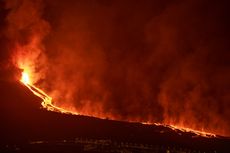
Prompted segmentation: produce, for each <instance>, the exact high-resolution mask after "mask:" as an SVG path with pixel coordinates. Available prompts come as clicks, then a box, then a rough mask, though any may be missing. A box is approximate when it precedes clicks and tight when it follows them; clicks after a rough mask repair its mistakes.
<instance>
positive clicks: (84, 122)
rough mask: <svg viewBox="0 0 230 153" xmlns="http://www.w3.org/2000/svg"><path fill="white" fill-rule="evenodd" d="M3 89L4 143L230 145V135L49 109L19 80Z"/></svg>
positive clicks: (0, 115) (209, 147)
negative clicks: (85, 140) (103, 141)
mask: <svg viewBox="0 0 230 153" xmlns="http://www.w3.org/2000/svg"><path fill="white" fill-rule="evenodd" d="M0 92H1V100H0V122H1V128H0V139H1V140H0V144H1V145H6V144H26V143H29V142H33V141H41V140H42V141H59V140H60V141H61V140H75V139H76V138H88V139H106V140H112V141H116V142H129V143H139V144H151V145H159V146H175V147H182V148H190V149H197V150H204V151H214V150H217V151H219V152H224V151H226V150H227V149H228V148H229V146H230V139H228V138H224V137H217V138H205V137H201V136H197V135H195V134H194V133H189V132H175V131H174V130H172V129H170V128H167V127H163V126H156V125H143V124H140V123H127V122H120V121H111V120H102V119H98V118H93V117H87V116H80V115H79V116H77V115H69V114H61V113H57V112H51V111H47V110H45V109H43V108H42V106H41V99H40V98H39V97H36V96H35V95H33V94H32V93H31V92H30V90H28V89H27V88H26V87H25V86H24V85H22V84H20V83H19V82H9V81H0ZM92 107H93V106H92Z"/></svg>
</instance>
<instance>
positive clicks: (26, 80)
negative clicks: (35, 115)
mask: <svg viewBox="0 0 230 153" xmlns="http://www.w3.org/2000/svg"><path fill="white" fill-rule="evenodd" d="M20 81H21V82H22V83H23V84H24V85H25V86H26V87H27V88H28V89H29V90H30V91H31V92H32V93H33V94H34V95H36V96H38V97H40V98H41V99H42V100H43V101H42V103H41V105H42V106H43V108H46V109H47V110H49V111H55V112H60V113H66V114H74V115H78V113H76V112H71V111H67V110H65V109H63V108H60V107H57V106H55V105H54V104H52V98H51V97H50V96H48V95H47V94H46V93H45V92H44V91H42V90H41V89H39V88H37V87H36V86H34V85H33V84H32V83H31V80H30V77H29V74H28V73H27V72H25V71H23V72H22V76H21V80H20Z"/></svg>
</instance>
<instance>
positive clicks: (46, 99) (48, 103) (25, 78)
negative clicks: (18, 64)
mask: <svg viewBox="0 0 230 153" xmlns="http://www.w3.org/2000/svg"><path fill="white" fill-rule="evenodd" d="M20 81H21V82H22V83H23V84H24V85H25V86H26V87H27V88H28V89H29V90H30V91H32V93H33V94H34V95H36V96H38V97H40V98H41V99H42V100H43V101H42V103H41V105H42V106H43V108H45V109H47V110H48V111H54V112H60V113H66V114H72V115H79V114H78V113H76V112H71V111H67V110H65V109H63V108H60V107H57V106H55V105H54V104H53V103H52V98H51V97H50V96H48V95H47V94H46V93H45V92H44V91H42V90H41V89H39V88H38V87H36V86H34V85H33V84H32V83H31V80H30V77H29V73H27V72H25V71H24V72H22V76H21V80H20ZM129 122H132V121H129ZM142 124H148V125H158V126H165V127H169V128H171V129H172V130H174V131H178V132H179V131H181V132H191V133H194V134H196V135H200V136H203V137H216V135H215V134H212V133H207V132H203V131H197V130H193V129H189V128H184V127H179V126H174V125H165V124H161V123H148V122H143V123H142Z"/></svg>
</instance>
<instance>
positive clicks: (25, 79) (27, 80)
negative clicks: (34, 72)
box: [21, 72, 30, 84]
mask: <svg viewBox="0 0 230 153" xmlns="http://www.w3.org/2000/svg"><path fill="white" fill-rule="evenodd" d="M21 82H23V83H24V84H30V77H29V74H28V73H27V72H22V78H21Z"/></svg>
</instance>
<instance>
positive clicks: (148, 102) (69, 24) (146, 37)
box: [8, 0, 230, 136]
mask: <svg viewBox="0 0 230 153" xmlns="http://www.w3.org/2000/svg"><path fill="white" fill-rule="evenodd" d="M31 3H32V2H31ZM33 4H34V5H33V6H32V7H31V6H29V5H30V3H29V4H28V5H26V4H25V8H23V9H22V12H17V15H12V16H20V17H23V18H19V19H18V18H14V17H12V16H11V15H10V14H9V16H8V18H10V21H11V22H13V24H11V25H15V27H12V28H10V29H14V30H16V31H21V29H25V30H26V32H24V31H23V35H21V34H15V31H14V30H10V31H8V33H9V36H11V35H12V37H14V38H15V36H16V40H17V41H20V43H22V44H23V43H24V41H25V40H31V38H34V37H38V43H37V44H36V45H35V46H37V47H36V48H40V49H39V51H35V52H36V56H34V61H36V62H35V63H37V64H35V65H36V66H39V69H35V71H36V73H38V74H41V73H42V76H44V74H45V77H42V78H40V79H37V81H36V82H37V84H38V85H39V86H40V87H41V88H42V89H45V91H46V92H48V93H49V94H50V95H51V96H52V97H53V100H54V104H55V105H57V106H61V107H63V108H66V109H69V110H75V111H77V112H79V113H80V114H85V115H90V116H96V117H101V118H110V119H115V120H126V121H138V122H160V123H165V124H173V125H179V126H184V127H189V128H193V129H197V130H205V131H209V132H214V133H217V134H221V135H228V136H230V133H229V131H230V120H229V118H230V109H229V108H230V106H229V104H230V103H229V102H230V95H229V93H230V80H229V78H230V71H229V68H230V60H229V59H230V54H229V49H230V47H229V42H228V40H229V34H230V33H229V21H228V16H227V14H228V13H227V10H228V8H227V5H226V4H225V3H224V2H222V3H217V2H210V1H198V0H197V1H196V0H195V1H194V0H191V1H190V0H188V1H178V0H175V1H173V2H172V1H170V2H169V1H162V2H159V1H144V2H136V1H125V2H124V1H117V0H112V1H106V0H102V1H96V0H92V1H85V0H80V1H74V0H67V1H55V0H49V1H46V2H43V3H42V4H43V5H42V6H44V7H41V6H40V4H41V3H40V2H39V4H37V3H34V2H33ZM23 6H24V5H22V6H21V7H23ZM34 6H36V11H35V12H34V13H32V14H31V15H30V14H28V12H33V10H30V9H29V10H28V9H27V8H32V9H33V8H34ZM37 6H38V7H37ZM18 13H19V14H18ZM41 13H42V14H41ZM11 17H12V18H11ZM24 17H25V18H24ZM48 23H49V24H48ZM19 28H20V29H19ZM44 29H45V30H44ZM27 30H28V31H27ZM27 32H29V34H27ZM48 32H49V34H48ZM11 33H13V34H11ZM47 34H48V35H47ZM21 36H23V37H21ZM28 37H29V38H28ZM25 38H26V39H25ZM21 41H23V42H21ZM25 44H28V43H25ZM29 44H31V43H29ZM32 46H34V45H32ZM29 49H30V47H29ZM33 53H34V52H33ZM37 53H39V54H37ZM40 54H42V55H43V54H44V56H45V60H44V58H42V59H41V58H40V57H41V56H39V55H40ZM33 64H34V63H33ZM37 70H38V71H37ZM47 70H48V71H47ZM39 77H40V75H39Z"/></svg>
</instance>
